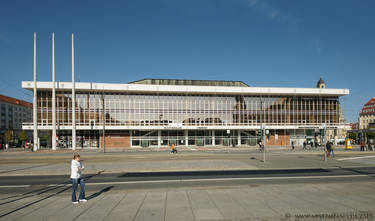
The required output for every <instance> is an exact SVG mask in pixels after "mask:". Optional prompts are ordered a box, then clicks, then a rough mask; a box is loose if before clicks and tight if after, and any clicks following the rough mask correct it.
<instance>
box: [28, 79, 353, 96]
mask: <svg viewBox="0 0 375 221" xmlns="http://www.w3.org/2000/svg"><path fill="white" fill-rule="evenodd" d="M52 84H53V83H52V82H51V81H38V82H37V89H38V90H52ZM72 85H73V84H72V82H56V85H55V87H56V90H59V91H70V90H72ZM22 88H25V89H27V90H33V88H34V82H33V81H22ZM75 88H76V92H88V91H100V92H131V93H152V94H155V93H163V94H164V93H166V94H217V95H236V94H241V95H312V96H314V95H315V96H344V95H348V94H349V89H334V88H289V87H288V88H287V87H223V86H179V85H178V86H177V85H150V84H114V83H94V82H76V85H75Z"/></svg>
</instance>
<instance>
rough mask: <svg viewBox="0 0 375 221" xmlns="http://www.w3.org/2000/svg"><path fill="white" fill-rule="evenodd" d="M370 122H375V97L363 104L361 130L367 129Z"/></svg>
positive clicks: (360, 117) (360, 121)
mask: <svg viewBox="0 0 375 221" xmlns="http://www.w3.org/2000/svg"><path fill="white" fill-rule="evenodd" d="M370 123H375V97H373V98H371V99H370V100H369V101H368V102H367V103H366V104H365V105H363V108H362V110H361V112H360V114H359V121H358V127H359V129H360V130H362V129H367V128H368V127H369V124H370Z"/></svg>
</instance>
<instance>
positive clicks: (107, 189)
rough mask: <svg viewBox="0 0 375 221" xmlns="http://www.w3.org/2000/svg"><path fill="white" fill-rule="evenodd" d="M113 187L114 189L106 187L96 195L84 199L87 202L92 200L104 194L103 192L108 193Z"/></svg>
mask: <svg viewBox="0 0 375 221" xmlns="http://www.w3.org/2000/svg"><path fill="white" fill-rule="evenodd" d="M113 187H114V186H108V187H106V188H104V189H102V190H100V191H99V192H96V193H93V194H91V196H89V197H86V199H87V200H91V199H94V198H95V197H98V196H100V195H101V194H102V193H105V192H108V191H110V190H111V189H112V188H113Z"/></svg>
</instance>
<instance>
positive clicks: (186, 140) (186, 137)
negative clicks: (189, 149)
mask: <svg viewBox="0 0 375 221" xmlns="http://www.w3.org/2000/svg"><path fill="white" fill-rule="evenodd" d="M184 134H185V146H189V132H188V131H187V130H185V131H184Z"/></svg>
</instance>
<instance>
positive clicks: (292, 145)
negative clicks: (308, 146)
mask: <svg viewBox="0 0 375 221" xmlns="http://www.w3.org/2000/svg"><path fill="white" fill-rule="evenodd" d="M292 150H294V141H292Z"/></svg>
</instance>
